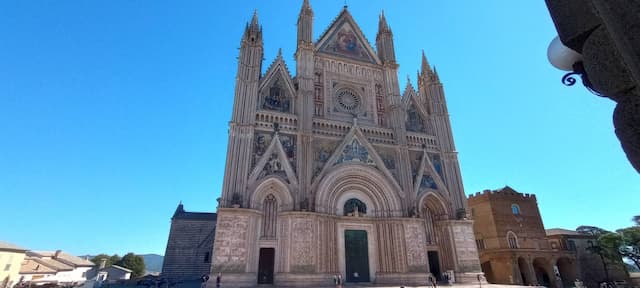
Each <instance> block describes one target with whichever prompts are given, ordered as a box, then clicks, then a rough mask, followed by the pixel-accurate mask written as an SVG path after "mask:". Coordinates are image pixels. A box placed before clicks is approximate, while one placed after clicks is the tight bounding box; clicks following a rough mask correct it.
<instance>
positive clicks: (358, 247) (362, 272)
mask: <svg viewBox="0 0 640 288" xmlns="http://www.w3.org/2000/svg"><path fill="white" fill-rule="evenodd" d="M344 256H345V268H346V278H347V279H346V280H347V281H346V282H370V279H369V242H368V239H367V231H365V230H345V231H344Z"/></svg>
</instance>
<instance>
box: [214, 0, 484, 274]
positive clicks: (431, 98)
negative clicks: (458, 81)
mask: <svg viewBox="0 0 640 288" xmlns="http://www.w3.org/2000/svg"><path fill="white" fill-rule="evenodd" d="M297 26H298V31H297V49H296V53H295V60H296V75H295V77H292V75H291V73H290V72H289V70H288V68H287V65H286V64H285V61H284V59H283V58H282V54H281V53H278V56H277V57H276V59H275V60H273V62H272V63H271V64H270V65H269V67H268V68H267V69H266V72H265V73H264V74H262V73H261V71H262V70H261V67H262V57H263V42H262V41H263V39H262V27H261V26H260V25H259V23H258V17H257V15H256V14H254V15H253V18H252V19H251V22H250V23H248V24H247V26H246V28H245V31H244V34H243V35H242V39H241V43H240V56H239V57H238V72H237V77H236V87H235V99H234V106H233V116H232V119H231V123H230V127H229V146H228V152H227V153H228V154H227V163H226V170H225V177H224V184H223V191H222V198H221V200H220V202H219V207H218V218H217V228H216V235H215V244H214V253H213V254H214V257H213V261H214V263H213V269H212V273H215V274H217V273H218V272H220V273H222V274H223V275H224V276H223V279H224V281H225V282H227V283H234V286H254V285H256V284H260V283H265V284H268V283H275V284H277V285H292V286H297V285H329V284H331V283H332V279H333V275H336V274H340V275H342V277H343V278H344V279H345V280H346V281H347V282H372V283H394V284H396V283H404V284H410V283H414V284H422V285H424V284H426V275H427V273H432V274H433V275H434V276H435V277H438V278H439V277H441V276H442V275H443V273H444V272H446V271H450V274H453V275H452V276H455V278H456V280H457V281H458V282H465V281H475V279H476V275H477V273H479V272H480V266H479V262H478V255H477V251H476V246H475V239H474V237H473V230H472V221H470V220H467V218H466V200H465V199H466V198H465V197H464V191H463V186H462V180H461V176H460V168H459V165H458V159H457V154H456V151H455V147H454V144H453V136H452V132H451V126H450V123H449V116H448V112H447V106H446V101H445V97H444V92H443V87H442V83H441V82H440V80H439V77H438V73H437V72H436V71H434V70H432V68H431V66H430V65H429V63H428V62H427V59H426V57H424V55H423V58H422V71H421V72H419V75H418V79H417V83H418V87H417V90H416V89H415V88H414V87H413V86H412V85H411V84H410V83H409V84H407V87H405V89H404V91H403V92H402V93H401V92H400V87H399V84H398V77H397V71H398V64H397V63H396V57H395V50H394V44H393V32H392V30H391V28H390V26H389V25H388V23H387V20H386V18H385V16H384V14H381V15H380V16H379V27H378V33H377V36H376V41H375V43H376V48H377V49H374V48H373V47H371V45H370V44H369V41H367V39H366V38H365V36H364V34H363V33H362V31H361V30H360V28H359V27H358V25H357V23H356V22H355V20H354V19H353V17H352V16H351V14H350V13H349V11H348V9H347V8H346V7H344V9H342V11H340V13H339V15H338V16H337V17H336V18H335V19H334V21H333V22H332V23H331V24H330V26H329V27H328V28H327V29H326V30H325V32H324V33H322V35H321V36H320V38H319V39H318V40H316V41H313V39H312V35H313V10H312V8H311V5H310V3H309V1H308V0H304V1H303V3H302V8H301V10H300V14H299V16H298V21H297ZM274 28H275V27H274Z"/></svg>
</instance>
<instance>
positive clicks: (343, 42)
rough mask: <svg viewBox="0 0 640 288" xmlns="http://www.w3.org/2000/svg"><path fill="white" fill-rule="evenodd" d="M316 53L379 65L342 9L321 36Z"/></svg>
mask: <svg viewBox="0 0 640 288" xmlns="http://www.w3.org/2000/svg"><path fill="white" fill-rule="evenodd" d="M316 51H318V52H323V53H327V54H331V55H335V56H340V57H345V58H349V59H353V60H358V61H364V62H369V63H375V64H380V63H381V62H380V60H379V59H378V56H377V55H376V53H375V50H373V48H372V47H371V45H370V44H369V41H367V39H366V38H365V37H364V34H363V33H362V30H360V27H358V24H356V22H355V21H354V20H353V17H351V14H350V13H349V11H348V10H347V9H343V10H342V12H341V13H340V15H338V17H337V18H336V20H334V21H333V23H332V24H331V25H330V26H329V28H328V29H327V30H326V31H325V32H324V33H323V34H322V36H321V37H320V40H318V42H317V43H316Z"/></svg>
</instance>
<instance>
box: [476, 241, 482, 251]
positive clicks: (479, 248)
mask: <svg viewBox="0 0 640 288" xmlns="http://www.w3.org/2000/svg"><path fill="white" fill-rule="evenodd" d="M476 245H477V246H478V250H484V239H476Z"/></svg>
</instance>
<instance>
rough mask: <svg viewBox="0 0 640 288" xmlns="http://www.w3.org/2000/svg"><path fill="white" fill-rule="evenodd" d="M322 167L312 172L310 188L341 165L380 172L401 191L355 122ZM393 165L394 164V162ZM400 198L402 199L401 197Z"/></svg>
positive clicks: (382, 160) (383, 161)
mask: <svg viewBox="0 0 640 288" xmlns="http://www.w3.org/2000/svg"><path fill="white" fill-rule="evenodd" d="M324 163H325V164H324V167H323V168H322V169H320V170H319V172H314V180H313V182H312V186H314V187H315V186H316V185H318V183H319V182H320V180H321V179H322V177H323V176H324V175H325V174H326V173H328V171H329V170H330V169H331V167H333V166H336V165H341V164H346V163H348V164H355V165H367V166H370V167H372V168H375V169H377V170H379V171H380V172H382V174H384V175H385V176H386V177H387V180H388V181H389V182H390V183H392V185H393V186H394V187H395V188H396V189H397V191H401V190H402V188H400V185H399V184H398V182H397V181H396V179H395V178H394V176H393V174H392V172H391V171H390V170H389V169H388V168H387V166H386V163H385V160H384V159H383V158H381V156H380V155H379V154H378V152H377V151H376V150H375V148H374V147H373V146H372V145H371V143H369V141H368V140H367V137H366V136H365V135H364V134H363V133H362V131H361V130H360V128H359V127H358V124H357V122H354V125H353V126H352V127H351V130H350V131H349V133H347V135H345V137H344V140H343V141H342V143H340V144H339V145H338V146H337V147H336V148H335V150H334V152H333V154H332V155H331V157H329V158H328V159H327V161H325V162H324ZM394 165H395V162H394ZM400 197H403V196H402V195H401V196H400Z"/></svg>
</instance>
